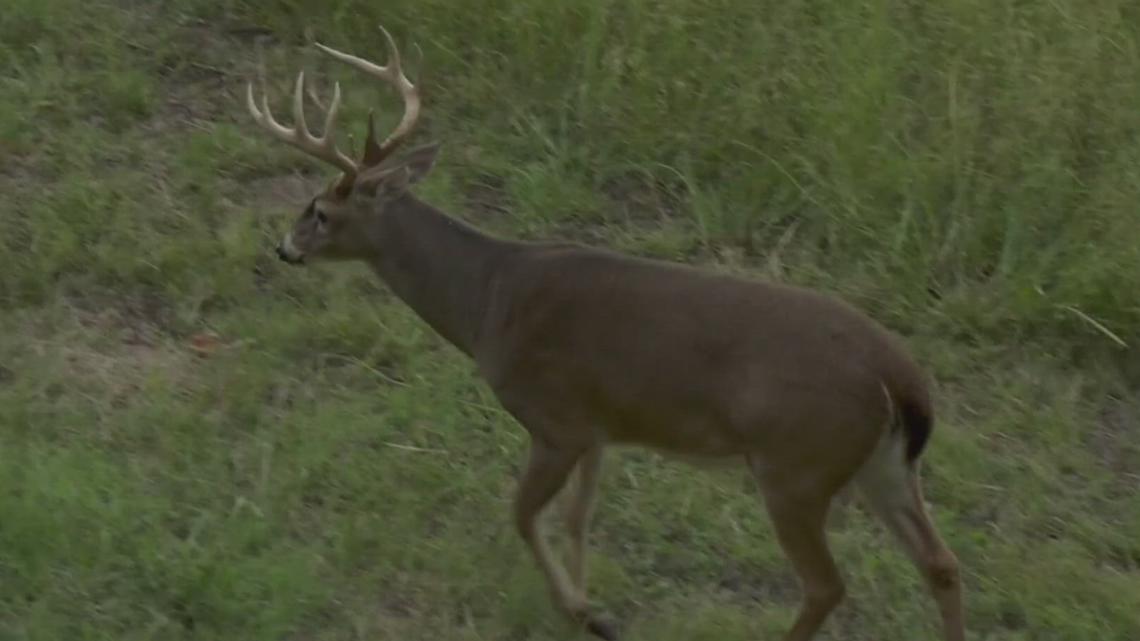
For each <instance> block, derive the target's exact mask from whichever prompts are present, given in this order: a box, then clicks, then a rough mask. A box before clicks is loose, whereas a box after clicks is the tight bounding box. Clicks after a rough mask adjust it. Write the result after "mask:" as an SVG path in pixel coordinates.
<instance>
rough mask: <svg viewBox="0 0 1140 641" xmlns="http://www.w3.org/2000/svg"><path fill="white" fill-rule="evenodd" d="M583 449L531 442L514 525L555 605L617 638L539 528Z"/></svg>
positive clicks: (596, 631) (607, 636) (596, 630)
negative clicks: (545, 510) (592, 611)
mask: <svg viewBox="0 0 1140 641" xmlns="http://www.w3.org/2000/svg"><path fill="white" fill-rule="evenodd" d="M582 454H583V451H582V450H580V449H574V450H570V449H557V448H555V447H552V446H550V445H548V444H546V443H543V442H541V441H540V440H538V439H534V440H532V441H531V446H530V455H529V458H528V460H527V465H526V470H525V471H524V472H523V475H522V478H521V480H520V481H519V486H518V492H517V494H516V495H515V506H514V508H515V509H514V511H515V525H516V527H517V528H518V532H519V536H521V537H522V539H523V541H525V542H526V544H527V546H528V547H530V550H531V553H532V554H533V555H534V558H535V561H537V563H538V566H539V568H540V569H541V570H542V573H543V574H544V575H545V576H546V582H547V585H548V587H549V588H550V592H551V596H552V598H553V599H554V602H555V604H556V605H557V606H558V607H559V608H560V609H561V610H562V611H563V612H565V613H566V614H567V615H569V616H570V617H571V618H572V619H574V620H575V621H577V622H579V623H582V624H584V625H585V626H586V628H587V629H588V630H589V631H590V632H592V633H593V634H596V635H597V636H599V637H602V638H603V639H606V640H607V641H613V640H614V639H616V638H617V635H616V633H614V631H613V626H612V625H611V624H609V623H608V622H605V621H602V620H600V619H597V618H594V617H592V616H590V613H589V612H588V610H589V604H588V603H587V601H586V596H585V595H584V594H583V593H582V592H581V591H580V590H579V589H578V588H577V587H576V586H575V585H574V584H573V583H571V581H570V579H569V578H568V577H567V575H566V571H565V569H563V567H562V566H561V565H560V564H559V563H558V562H557V561H556V560H555V559H554V555H553V554H551V552H550V546H549V544H548V543H547V541H546V539H545V537H543V535H542V532H541V529H540V528H539V516H540V515H541V513H542V510H543V508H544V507H546V505H547V504H548V503H550V500H551V499H552V498H554V495H555V494H557V493H558V491H559V490H560V489H562V487H563V485H565V483H566V479H567V477H568V476H569V475H570V472H571V470H573V468H574V464H575V463H577V462H578V460H579V459H580V458H581V457H582Z"/></svg>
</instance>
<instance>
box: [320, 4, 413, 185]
mask: <svg viewBox="0 0 1140 641" xmlns="http://www.w3.org/2000/svg"><path fill="white" fill-rule="evenodd" d="M380 32H381V33H383V34H384V40H385V43H386V44H387V47H388V64H387V65H384V66H380V65H378V64H375V63H372V62H369V61H367V60H364V59H363V58H358V57H356V56H353V55H351V54H347V53H344V52H341V51H337V50H336V49H333V48H331V47H326V46H325V45H323V44H321V43H319V42H314V43H313V44H314V45H316V46H317V48H319V49H320V50H321V51H323V52H325V53H327V54H328V55H330V56H332V57H333V58H336V59H337V60H340V61H341V62H344V63H347V64H348V65H351V66H353V67H356V68H357V69H359V70H361V71H363V72H364V73H366V74H368V75H370V76H373V77H375V78H379V79H381V80H383V81H384V82H387V83H390V84H392V85H395V87H396V89H398V90H399V92H400V95H401V96H403V98H404V116H403V118H401V119H400V124H399V125H397V126H396V128H395V129H394V130H393V131H392V133H391V134H390V135H389V136H388V137H387V138H385V139H384V142H383V143H377V142H376V134H375V130H374V128H373V124H372V113H371V112H369V114H368V137H367V138H366V139H365V141H364V159H363V161H362V165H363V166H364V167H374V166H376V165H378V164H380V162H381V161H383V160H384V159H385V158H387V157H388V156H390V155H391V154H392V152H393V151H395V150H396V148H398V147H399V146H400V145H401V144H402V143H403V142H404V140H406V139H407V137H408V135H409V134H411V133H412V130H413V129H415V127H416V121H417V120H419V117H420V91H419V89H418V88H417V87H416V86H415V85H413V84H412V82H411V81H410V80H408V77H407V76H406V75H404V71H403V67H402V66H401V65H400V50H399V49H398V48H397V47H396V41H395V40H393V39H392V35H391V34H390V33H388V30H387V29H385V28H384V27H383V26H382V25H380Z"/></svg>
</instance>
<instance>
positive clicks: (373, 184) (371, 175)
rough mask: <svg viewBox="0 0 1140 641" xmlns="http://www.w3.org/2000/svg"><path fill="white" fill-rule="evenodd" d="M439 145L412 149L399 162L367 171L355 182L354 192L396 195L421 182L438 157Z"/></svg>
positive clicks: (433, 144) (384, 164)
mask: <svg viewBox="0 0 1140 641" xmlns="http://www.w3.org/2000/svg"><path fill="white" fill-rule="evenodd" d="M439 148H440V145H439V143H432V144H429V145H424V146H422V147H417V148H416V149H413V150H412V151H411V152H409V153H408V155H407V156H406V157H405V158H404V159H403V160H401V161H399V162H396V163H393V164H387V163H382V164H380V165H378V166H376V167H375V168H373V169H371V170H367V171H365V172H364V173H362V174H361V175H360V177H359V178H357V180H356V185H355V190H356V191H359V192H364V193H366V194H369V195H376V194H379V193H397V192H400V191H403V190H405V189H407V188H408V187H411V186H412V185H414V184H416V183H418V182H419V181H421V180H423V179H424V177H425V176H427V175H428V174H429V173H430V172H431V169H432V167H434V166H435V159H436V158H437V157H438V156H439Z"/></svg>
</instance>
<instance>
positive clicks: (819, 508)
mask: <svg viewBox="0 0 1140 641" xmlns="http://www.w3.org/2000/svg"><path fill="white" fill-rule="evenodd" d="M753 472H754V473H755V474H756V476H757V477H758V479H759V480H760V486H761V490H762V491H763V493H764V505H765V507H766V508H767V510H768V514H769V516H770V517H771V519H772V524H773V525H774V526H775V528H776V537H777V539H778V540H779V542H780V547H781V548H783V550H784V554H786V555H787V556H788V559H789V560H791V562H792V565H793V567H794V568H795V570H796V574H798V575H799V578H800V584H801V588H802V590H803V602H802V604H801V605H800V611H799V614H798V615H797V616H796V620H795V623H793V624H792V628H791V630H789V631H788V634H787V636H785V637H784V640H785V641H810V640H811V639H812V638H813V637H814V636H815V634H816V633H817V632H818V631H819V629H820V627H822V626H823V622H824V621H825V620H826V619H827V616H828V615H829V614H831V611H832V610H834V609H835V606H837V605H839V602H840V601H842V600H843V596H844V592H845V588H844V586H843V578H842V577H841V576H840V575H839V570H838V568H836V566H835V560H834V559H833V558H832V556H831V550H829V549H828V546H827V535H826V533H825V530H824V526H825V525H826V522H827V512H828V508H829V507H830V504H831V494H832V493H831V492H828V491H824V490H821V489H819V488H815V487H812V488H810V489H806V490H805V489H799V490H796V491H791V490H789V489H787V487H786V486H785V485H784V484H780V483H777V482H775V481H774V480H773V479H764V478H759V477H760V476H761V475H760V474H759V473H758V470H757V467H756V465H755V464H753Z"/></svg>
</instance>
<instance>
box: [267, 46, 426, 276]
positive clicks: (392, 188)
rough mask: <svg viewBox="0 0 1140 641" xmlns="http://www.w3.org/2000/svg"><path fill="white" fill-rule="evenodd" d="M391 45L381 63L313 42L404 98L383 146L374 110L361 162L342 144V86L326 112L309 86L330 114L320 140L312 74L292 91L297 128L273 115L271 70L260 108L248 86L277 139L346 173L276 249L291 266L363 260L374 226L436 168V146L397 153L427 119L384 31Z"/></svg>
mask: <svg viewBox="0 0 1140 641" xmlns="http://www.w3.org/2000/svg"><path fill="white" fill-rule="evenodd" d="M380 32H381V33H382V34H383V35H384V40H385V43H386V44H387V48H388V64H387V65H384V66H381V65H377V64H375V63H372V62H369V61H367V60H364V59H363V58H358V57H356V56H353V55H350V54H347V53H344V52H341V51H337V50H336V49H332V48H331V47H326V46H325V45H322V44H320V43H318V42H314V43H313V44H314V45H315V46H316V47H317V48H318V49H320V50H321V51H323V52H324V53H326V54H328V55H329V56H331V57H333V58H335V59H337V60H340V61H341V62H344V63H346V64H348V65H350V66H352V67H355V68H357V69H359V70H360V71H363V72H364V73H366V74H368V75H370V76H372V77H374V78H378V79H380V80H382V81H384V82H386V83H390V84H392V85H393V86H395V87H396V89H397V90H398V91H399V92H400V94H401V96H403V99H404V115H403V118H401V120H400V123H399V124H398V125H397V126H396V128H395V129H394V130H393V131H392V133H391V134H389V136H388V137H387V138H386V139H385V140H384V142H382V143H381V142H377V141H376V130H375V126H374V123H373V118H372V113H371V112H369V114H368V134H367V136H366V137H365V141H364V152H363V156H362V158H361V159H360V161H359V162H357V161H354V160H353V159H352V158H350V157H349V156H348V155H346V154H345V153H344V152H342V151H340V150H339V149H338V148H337V146H336V140H335V135H336V124H337V114H338V111H339V109H340V98H341V97H340V83H336V84H335V85H334V87H333V96H332V100H331V101H330V102H329V104H328V106H327V107H326V106H325V105H324V104H323V103H322V102H321V101H320V99H319V98H317V96H316V95H315V94H314V93H313V92H312V90H311V89H310V90H309V91H308V92H307V93H308V95H309V97H310V99H311V100H313V102H314V103H316V105H317V106H318V107H319V108H321V109H322V110H323V111H324V112H325V122H324V127H323V130H322V132H321V135H320V136H315V135H313V133H312V132H311V131H309V127H308V125H307V124H306V122H305V104H304V103H305V94H306V88H305V72H304V71H301V72H299V73H298V74H297V81H296V83H295V85H294V89H293V120H294V123H295V124H294V126H293V127H286V126H284V125H282V124H280V123H278V122H277V121H276V120H275V119H274V117H273V114H272V112H270V110H269V100H268V94H267V91H266V87H265V73H264V69H263V68H262V69H260V70H259V71H260V73H259V80H260V83H261V86H262V87H261V88H262V91H261V101H260V102H261V104H260V106H259V105H258V104H257V101H255V100H254V91H253V83H252V82H251V83H249V84H248V85H247V87H246V100H247V107H248V108H249V113H250V115H252V116H253V119H254V121H256V122H257V123H258V124H260V125H261V126H262V127H264V128H265V129H267V130H268V131H269V132H270V133H271V134H273V136H274V137H276V138H278V139H279V140H282V141H284V142H286V143H288V144H290V145H292V146H294V147H296V148H298V149H300V150H301V151H303V152H305V153H306V154H308V155H310V156H312V157H314V158H317V159H319V160H323V161H325V162H327V163H329V164H331V165H332V166H334V167H336V168H337V169H339V170H340V171H341V174H340V177H339V178H337V179H335V180H334V181H332V182H331V183H330V184H329V185H328V186H327V187H326V188H325V189H324V190H322V191H321V192H320V193H318V194H316V195H315V196H314V197H313V198H312V200H310V201H309V204H308V206H307V207H306V208H305V210H304V212H303V213H302V214H301V215H300V217H298V219H297V221H296V222H295V223H294V225H293V228H292V229H291V230H290V231H289V233H287V234H286V235H285V237H284V238H283V239H282V240H281V242H280V243H279V244H278V245H277V256H278V257H279V258H280V259H281V260H283V261H285V262H287V263H291V264H302V263H304V262H305V261H306V260H316V259H326V260H350V259H360V258H364V257H365V254H366V252H367V247H368V243H367V241H368V240H369V234H370V233H373V232H371V231H370V230H371V229H372V228H374V227H375V226H373V225H370V223H371V222H374V221H375V220H376V218H377V217H378V216H383V215H384V212H385V210H386V209H387V207H388V205H390V204H391V203H392V202H395V201H397V200H398V199H399V197H400V196H401V195H402V194H403V193H404V192H405V191H406V190H407V189H408V188H409V187H410V186H411V185H413V184H415V183H416V182H418V181H420V180H421V179H422V178H423V177H424V176H426V175H427V173H428V172H429V171H430V170H431V168H432V166H433V165H434V163H435V158H436V155H437V153H438V151H439V145H438V144H429V145H425V146H423V147H419V148H417V149H415V150H413V151H411V152H409V153H408V154H407V155H406V156H405V157H404V158H403V159H402V160H397V159H395V157H394V156H393V152H395V151H396V150H397V149H398V148H399V147H400V146H401V145H402V144H403V143H404V142H405V141H406V140H407V138H408V136H409V135H410V134H411V133H412V131H413V130H414V129H415V126H416V122H417V121H418V120H419V115H420V94H419V90H418V89H417V88H416V86H415V85H413V84H412V83H411V81H410V80H408V77H407V76H406V75H404V72H403V69H402V67H401V64H400V52H399V50H398V49H397V47H396V43H395V41H394V40H393V39H392V36H391V34H389V33H388V31H387V30H386V29H384V27H382V26H381V27H380Z"/></svg>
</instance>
